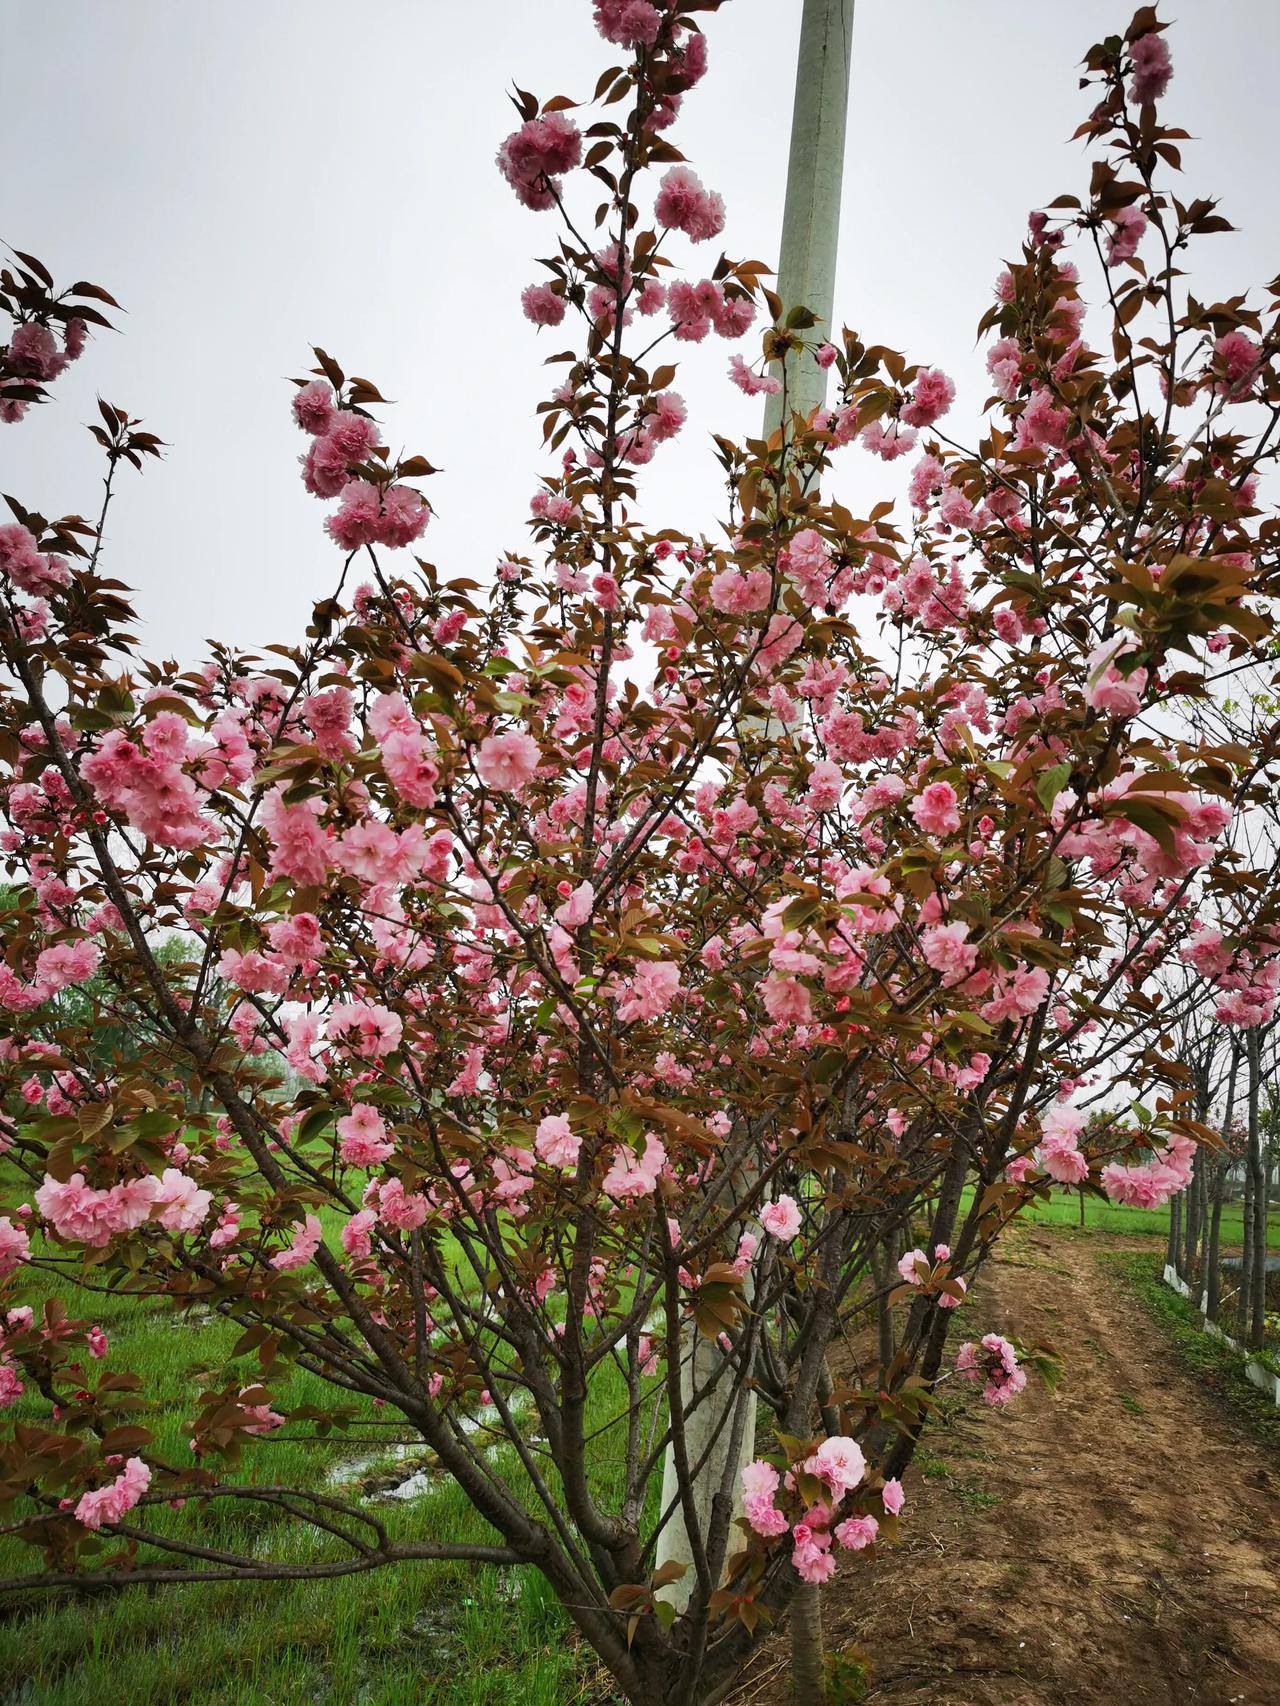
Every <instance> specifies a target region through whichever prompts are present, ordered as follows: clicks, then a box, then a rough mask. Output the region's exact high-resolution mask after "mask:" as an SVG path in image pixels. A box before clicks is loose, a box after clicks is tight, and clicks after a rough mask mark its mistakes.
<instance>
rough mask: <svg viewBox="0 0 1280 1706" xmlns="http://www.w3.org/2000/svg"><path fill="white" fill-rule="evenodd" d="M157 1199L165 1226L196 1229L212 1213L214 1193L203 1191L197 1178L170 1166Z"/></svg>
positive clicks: (171, 1229)
mask: <svg viewBox="0 0 1280 1706" xmlns="http://www.w3.org/2000/svg"><path fill="white" fill-rule="evenodd" d="M154 1201H155V1206H156V1207H157V1208H158V1209H159V1210H160V1213H159V1214H158V1215H157V1216H156V1218H157V1220H158V1221H159V1223H160V1225H161V1226H163V1227H165V1228H166V1229H167V1230H168V1231H170V1232H194V1231H195V1230H196V1228H197V1227H198V1226H200V1224H201V1223H202V1222H203V1220H204V1218H205V1216H206V1215H207V1214H208V1212H209V1204H210V1203H211V1202H212V1201H213V1195H212V1193H211V1192H210V1191H202V1190H201V1189H200V1187H199V1186H198V1185H197V1184H196V1182H195V1180H194V1179H189V1178H188V1177H187V1176H186V1174H185V1173H180V1172H179V1171H178V1169H177V1168H176V1167H166V1168H165V1170H164V1172H163V1173H162V1174H161V1175H160V1184H159V1187H158V1189H157V1190H156V1192H155V1198H154Z"/></svg>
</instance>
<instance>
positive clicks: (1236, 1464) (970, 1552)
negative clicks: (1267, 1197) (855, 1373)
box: [737, 1228, 1280, 1706]
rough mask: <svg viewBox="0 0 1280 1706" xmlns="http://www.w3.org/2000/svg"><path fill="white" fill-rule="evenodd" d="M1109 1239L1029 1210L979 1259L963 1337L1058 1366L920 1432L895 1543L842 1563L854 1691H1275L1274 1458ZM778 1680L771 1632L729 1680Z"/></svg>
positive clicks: (966, 1703)
mask: <svg viewBox="0 0 1280 1706" xmlns="http://www.w3.org/2000/svg"><path fill="white" fill-rule="evenodd" d="M1118 1247H1121V1241H1118V1240H1114V1241H1113V1240H1107V1241H1105V1242H1104V1241H1103V1240H1102V1239H1096V1238H1095V1239H1090V1240H1088V1241H1087V1242H1086V1241H1084V1240H1082V1239H1078V1238H1073V1237H1072V1236H1071V1235H1070V1234H1062V1233H1055V1232H1054V1231H1052V1230H1049V1229H1047V1228H1034V1229H1028V1230H1027V1231H1026V1232H1025V1233H1023V1234H1020V1235H1018V1236H1016V1238H1015V1239H1014V1240H1012V1241H1011V1246H1010V1248H1009V1250H1008V1251H1007V1253H1006V1254H1005V1255H1004V1256H1003V1257H1002V1258H1001V1259H999V1260H998V1261H997V1262H996V1263H995V1264H994V1265H993V1266H992V1267H991V1268H989V1269H988V1270H987V1272H986V1273H985V1274H984V1276H983V1279H982V1282H981V1285H980V1288H979V1290H978V1294H977V1296H976V1299H975V1304H974V1307H973V1309H972V1310H967V1311H966V1320H965V1323H964V1336H966V1337H976V1336H978V1334H979V1333H981V1332H989V1331H992V1330H994V1331H997V1332H1007V1333H1017V1334H1018V1335H1019V1336H1020V1337H1022V1338H1023V1339H1026V1340H1028V1341H1032V1340H1035V1339H1040V1340H1043V1341H1046V1342H1050V1343H1052V1344H1054V1345H1055V1346H1056V1348H1057V1349H1058V1350H1059V1351H1060V1352H1061V1353H1062V1355H1063V1358H1064V1360H1065V1363H1066V1374H1065V1378H1064V1379H1063V1381H1062V1384H1061V1386H1060V1387H1059V1389H1058V1393H1057V1395H1056V1396H1053V1397H1051V1396H1050V1395H1049V1394H1048V1393H1047V1392H1046V1391H1045V1390H1044V1389H1043V1387H1041V1386H1039V1384H1038V1383H1035V1382H1034V1376H1033V1377H1032V1380H1033V1383H1029V1384H1028V1387H1027V1390H1026V1392H1025V1393H1024V1394H1023V1396H1022V1397H1021V1398H1020V1399H1018V1400H1015V1403H1014V1405H1013V1406H1012V1407H1011V1408H1010V1409H1009V1410H1008V1411H1005V1412H1003V1413H1000V1412H995V1411H992V1410H989V1409H988V1408H986V1406H984V1405H982V1404H981V1403H979V1402H977V1401H976V1400H975V1401H973V1402H966V1403H965V1404H964V1405H963V1406H961V1407H960V1408H959V1409H958V1411H957V1412H956V1413H954V1414H953V1415H952V1416H951V1418H950V1421H949V1424H948V1425H947V1426H945V1427H937V1428H934V1429H933V1430H931V1431H930V1433H929V1434H928V1435H927V1436H926V1439H925V1442H924V1444H923V1446H922V1449H921V1452H920V1454H919V1455H918V1458H917V1463H916V1464H915V1465H914V1466H913V1468H912V1470H911V1472H910V1473H909V1475H908V1477H907V1493H908V1505H907V1511H906V1514H905V1516H904V1522H903V1529H902V1536H903V1538H902V1541H901V1543H900V1544H898V1545H896V1546H894V1547H890V1548H886V1549H884V1551H883V1552H882V1553H881V1554H880V1557H879V1559H878V1560H876V1561H875V1562H874V1563H871V1562H863V1561H862V1560H858V1559H848V1560H845V1561H843V1562H842V1566H841V1570H840V1573H839V1575H838V1576H837V1578H836V1582H835V1583H834V1584H833V1586H832V1588H831V1589H829V1590H828V1592H827V1593H826V1595H825V1596H824V1598H825V1602H826V1603H825V1606H824V1615H825V1621H826V1624H827V1630H828V1644H829V1647H830V1648H831V1650H833V1651H835V1650H839V1649H840V1648H841V1647H842V1646H848V1645H856V1646H857V1647H858V1648H859V1649H860V1651H861V1653H862V1654H863V1655H864V1656H865V1657H866V1658H867V1659H868V1660H869V1661H870V1667H871V1674H870V1679H869V1684H868V1688H867V1693H866V1696H865V1698H866V1699H867V1700H868V1701H874V1702H885V1703H888V1702H896V1703H905V1702H923V1701H929V1702H931V1706H1068V1703H1071V1706H1075V1703H1077V1702H1105V1703H1107V1706H1111V1703H1113V1702H1115V1703H1119V1706H1174V1703H1177V1706H1185V1703H1188V1702H1194V1703H1196V1706H1280V1458H1278V1457H1277V1456H1276V1454H1275V1453H1274V1452H1271V1451H1269V1450H1268V1449H1267V1448H1266V1447H1265V1446H1263V1445H1262V1444H1260V1443H1259V1442H1258V1441H1256V1440H1254V1439H1252V1438H1251V1437H1250V1436H1249V1435H1248V1434H1247V1433H1246V1432H1245V1431H1244V1430H1243V1428H1242V1427H1241V1425H1240V1424H1239V1423H1238V1422H1237V1421H1236V1420H1235V1418H1234V1417H1233V1416H1232V1415H1231V1414H1230V1412H1229V1411H1227V1410H1226V1408H1225V1407H1224V1406H1222V1405H1221V1404H1219V1403H1218V1402H1217V1400H1215V1399H1214V1397H1213V1396H1212V1395H1211V1394H1210V1393H1208V1392H1206V1391H1205V1390H1204V1389H1203V1388H1202V1387H1200V1386H1199V1385H1198V1384H1197V1382H1196V1381H1195V1380H1194V1378H1193V1377H1192V1376H1191V1375H1190V1374H1189V1373H1187V1372H1186V1371H1184V1370H1183V1369H1182V1367H1181V1366H1180V1365H1179V1364H1178V1363H1177V1362H1176V1361H1175V1360H1174V1353H1173V1349H1172V1346H1171V1345H1169V1344H1168V1342H1167V1341H1166V1340H1165V1339H1164V1338H1163V1336H1162V1335H1161V1333H1160V1331H1159V1328H1158V1327H1157V1326H1156V1324H1155V1323H1154V1322H1153V1321H1151V1319H1150V1318H1149V1317H1148V1316H1147V1315H1146V1314H1145V1312H1144V1311H1143V1310H1142V1308H1141V1305H1140V1304H1139V1303H1138V1302H1137V1301H1136V1300H1134V1299H1133V1298H1131V1297H1128V1296H1126V1295H1125V1293H1124V1292H1123V1290H1122V1289H1121V1288H1120V1282H1119V1280H1118V1279H1117V1278H1116V1276H1114V1275H1112V1274H1110V1273H1108V1271H1107V1269H1106V1266H1105V1264H1104V1263H1102V1262H1100V1261H1099V1255H1100V1253H1101V1252H1102V1250H1104V1249H1114V1248H1118ZM1144 1247H1145V1248H1146V1249H1148V1250H1150V1251H1151V1253H1152V1259H1153V1261H1154V1260H1157V1259H1158V1252H1157V1250H1156V1248H1155V1246H1154V1245H1153V1244H1152V1243H1151V1242H1150V1241H1146V1242H1145V1243H1144ZM889 1576H891V1577H892V1582H890V1581H889V1580H887V1579H886V1578H887V1577H889ZM788 1698H789V1690H788V1684H787V1676H786V1659H785V1652H784V1650H783V1647H782V1644H781V1641H780V1642H779V1643H777V1644H775V1643H770V1648H769V1649H767V1650H766V1653H765V1655H763V1657H762V1659H761V1660H760V1661H758V1662H757V1664H756V1665H755V1666H753V1670H752V1672H751V1673H749V1676H748V1679H747V1682H746V1684H745V1686H744V1687H743V1688H742V1689H741V1691H740V1693H739V1694H738V1696H737V1700H738V1702H739V1703H740V1706H748V1703H751V1706H765V1703H769V1706H772V1703H774V1702H777V1703H778V1706H781V1703H782V1702H785V1701H787V1700H788Z"/></svg>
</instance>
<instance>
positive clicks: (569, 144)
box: [498, 113, 582, 211]
mask: <svg viewBox="0 0 1280 1706" xmlns="http://www.w3.org/2000/svg"><path fill="white" fill-rule="evenodd" d="M581 159H582V134H581V132H580V131H579V130H578V127H577V125H576V124H574V123H573V122H572V120H570V119H568V118H566V117H565V115H564V114H563V113H544V114H543V116H542V117H541V118H531V119H528V120H526V122H525V123H524V124H522V125H521V126H520V128H519V130H514V131H512V133H511V135H510V136H508V137H507V139H506V141H505V142H504V143H503V144H502V147H501V148H500V149H499V150H498V169H499V171H500V172H501V173H502V175H503V177H504V178H505V179H506V180H507V182H508V183H509V184H510V185H511V187H512V189H513V190H514V191H515V192H516V195H517V196H518V197H519V199H520V200H521V201H522V202H523V203H524V205H525V206H526V207H531V208H533V209H535V211H542V210H544V209H546V208H548V207H554V205H555V197H556V194H557V193H558V192H559V183H558V179H559V178H560V177H561V176H562V175H563V174H564V173H565V172H568V171H572V169H573V168H574V167H575V166H576V165H577V164H578V163H579V161H580V160H581Z"/></svg>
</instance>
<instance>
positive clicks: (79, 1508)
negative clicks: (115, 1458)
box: [75, 1457, 151, 1528]
mask: <svg viewBox="0 0 1280 1706" xmlns="http://www.w3.org/2000/svg"><path fill="white" fill-rule="evenodd" d="M150 1485H151V1471H150V1469H149V1468H148V1467H147V1465H146V1464H145V1463H144V1462H143V1461H142V1459H141V1458H140V1457H131V1458H130V1459H129V1460H128V1462H127V1463H126V1464H125V1466H124V1468H123V1469H122V1470H121V1472H120V1474H119V1475H117V1476H116V1478H115V1480H114V1481H112V1482H111V1483H110V1484H109V1485H108V1486H106V1487H98V1488H97V1489H96V1490H95V1491H93V1492H90V1493H84V1494H82V1495H81V1498H80V1500H79V1502H78V1504H77V1505H76V1507H75V1515H76V1520H77V1522H80V1523H82V1524H83V1525H84V1527H85V1528H101V1527H102V1526H103V1524H104V1523H116V1522H119V1521H120V1519H121V1517H123V1516H124V1515H125V1514H126V1513H127V1512H129V1511H131V1510H132V1509H133V1507H134V1506H135V1505H136V1504H137V1502H138V1500H139V1499H140V1498H141V1497H142V1495H143V1494H144V1493H145V1492H146V1490H147V1488H148V1487H149V1486H150Z"/></svg>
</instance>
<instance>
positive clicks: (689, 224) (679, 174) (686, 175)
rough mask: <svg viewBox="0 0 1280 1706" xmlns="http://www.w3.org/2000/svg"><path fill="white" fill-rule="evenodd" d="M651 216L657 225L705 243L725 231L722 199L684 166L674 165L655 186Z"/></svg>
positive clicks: (696, 241)
mask: <svg viewBox="0 0 1280 1706" xmlns="http://www.w3.org/2000/svg"><path fill="white" fill-rule="evenodd" d="M653 217H654V219H655V220H656V221H657V223H658V224H659V225H665V226H667V227H668V228H669V229H671V230H674V231H683V232H684V234H685V236H686V237H688V238H690V239H691V240H692V241H693V242H695V243H705V242H706V240H707V239H708V238H709V237H718V236H719V235H720V233H721V231H723V230H724V202H723V201H722V200H721V198H720V197H719V196H718V195H717V194H716V192H715V191H714V190H708V189H706V188H704V187H703V184H702V180H701V179H700V178H699V177H698V175H697V174H696V173H695V172H691V171H690V170H689V168H688V167H687V166H673V167H672V168H671V170H670V171H669V172H668V173H667V174H666V176H665V177H664V178H663V180H662V183H661V184H660V185H659V187H658V197H657V200H656V201H655V202H654V204H653Z"/></svg>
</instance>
